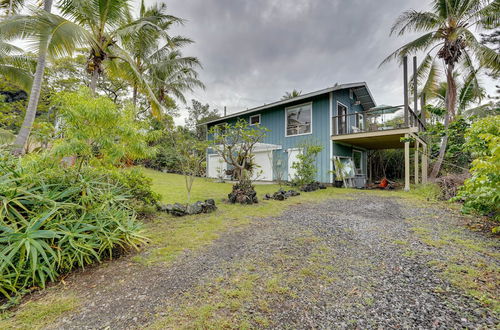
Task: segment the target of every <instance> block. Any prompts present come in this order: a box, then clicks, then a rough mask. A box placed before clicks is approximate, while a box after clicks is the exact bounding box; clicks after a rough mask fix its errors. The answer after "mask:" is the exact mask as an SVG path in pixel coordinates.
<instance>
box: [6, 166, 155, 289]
mask: <svg viewBox="0 0 500 330" xmlns="http://www.w3.org/2000/svg"><path fill="white" fill-rule="evenodd" d="M22 161H23V160H14V161H11V162H8V163H7V164H6V165H4V164H3V165H2V166H1V167H0V198H1V200H2V202H1V203H0V205H1V207H0V227H1V229H2V231H1V233H0V257H1V258H2V263H1V265H0V279H1V280H0V292H1V293H2V294H3V295H4V296H5V297H7V298H10V297H12V296H15V295H16V294H22V293H23V292H25V291H26V290H28V289H29V288H33V287H41V288H43V287H45V285H46V283H47V281H52V280H55V279H56V278H57V277H58V276H59V275H60V274H62V273H65V272H68V271H71V270H72V269H74V268H76V267H84V266H85V265H88V264H90V263H92V262H95V261H100V260H102V259H104V258H111V257H112V256H115V255H117V253H119V252H120V251H123V250H127V249H130V248H137V247H138V246H139V245H140V244H142V243H144V242H145V240H146V239H145V238H144V237H143V236H142V235H141V224H140V223H139V222H138V221H137V219H136V216H135V212H134V211H133V209H132V208H131V207H130V205H129V199H128V195H127V189H125V188H124V187H123V186H121V185H119V184H117V183H115V182H113V180H112V179H111V178H110V177H109V175H108V173H107V172H101V171H99V170H95V169H92V168H88V167H84V168H82V169H78V170H77V169H75V168H68V169H61V168H59V167H57V164H56V165H53V167H46V166H45V165H46V164H45V163H44V162H40V164H42V166H39V167H36V165H34V163H33V160H32V161H31V164H30V166H26V167H24V166H23V164H22ZM75 178H77V179H75Z"/></svg>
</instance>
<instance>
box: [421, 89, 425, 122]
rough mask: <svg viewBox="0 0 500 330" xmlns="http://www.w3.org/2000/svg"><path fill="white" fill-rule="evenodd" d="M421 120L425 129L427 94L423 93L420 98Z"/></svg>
mask: <svg viewBox="0 0 500 330" xmlns="http://www.w3.org/2000/svg"><path fill="white" fill-rule="evenodd" d="M420 120H421V121H422V124H423V125H424V128H425V94H424V93H422V95H421V96H420Z"/></svg>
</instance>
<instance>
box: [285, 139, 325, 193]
mask: <svg viewBox="0 0 500 330" xmlns="http://www.w3.org/2000/svg"><path fill="white" fill-rule="evenodd" d="M299 148H300V150H301V152H300V153H299V154H298V155H297V159H298V161H297V162H294V163H293V164H292V168H293V169H295V177H294V178H293V179H292V184H293V185H296V186H303V185H306V184H309V183H312V182H314V181H316V173H317V172H318V169H317V167H316V156H317V155H318V154H319V153H320V152H321V150H323V147H322V146H320V145H314V144H311V143H308V142H304V143H301V144H300V145H299Z"/></svg>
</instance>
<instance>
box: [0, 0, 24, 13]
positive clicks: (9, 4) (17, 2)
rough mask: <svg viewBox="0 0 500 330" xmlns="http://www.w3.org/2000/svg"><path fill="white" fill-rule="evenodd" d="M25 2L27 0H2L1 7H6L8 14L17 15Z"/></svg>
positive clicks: (0, 1)
mask: <svg viewBox="0 0 500 330" xmlns="http://www.w3.org/2000/svg"><path fill="white" fill-rule="evenodd" d="M24 3H25V0H0V8H6V14H7V15H6V16H10V15H15V14H16V13H17V12H19V10H20V9H21V8H22V7H24Z"/></svg>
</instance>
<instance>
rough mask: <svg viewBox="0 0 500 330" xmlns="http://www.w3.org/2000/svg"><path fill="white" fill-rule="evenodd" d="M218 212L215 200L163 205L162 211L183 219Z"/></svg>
mask: <svg viewBox="0 0 500 330" xmlns="http://www.w3.org/2000/svg"><path fill="white" fill-rule="evenodd" d="M215 210H217V206H215V201H214V200H213V199H207V200H205V201H204V202H201V201H198V202H196V203H193V204H187V205H186V204H181V203H175V204H167V205H161V206H160V211H162V212H168V213H170V214H172V215H175V216H176V217H182V216H184V215H191V214H200V213H211V212H214V211H215Z"/></svg>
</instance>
